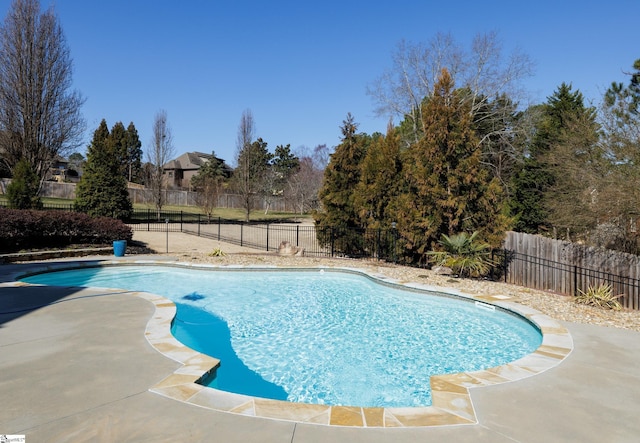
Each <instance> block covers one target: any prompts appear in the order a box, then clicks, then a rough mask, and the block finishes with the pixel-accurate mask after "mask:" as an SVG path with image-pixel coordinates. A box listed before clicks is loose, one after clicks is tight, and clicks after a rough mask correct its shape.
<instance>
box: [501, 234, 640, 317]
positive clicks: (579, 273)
mask: <svg viewBox="0 0 640 443" xmlns="http://www.w3.org/2000/svg"><path fill="white" fill-rule="evenodd" d="M504 247H505V256H506V259H507V267H506V274H505V281H507V282H509V283H513V284H516V285H519V286H526V287H528V288H532V289H540V290H543V291H551V292H555V293H559V294H566V295H576V294H577V293H578V291H579V290H582V291H586V290H587V289H588V288H589V287H590V286H594V287H595V286H599V285H601V284H609V285H611V286H612V288H613V293H614V294H615V295H621V297H620V298H619V301H620V303H622V305H623V306H624V307H626V308H630V309H640V257H638V256H636V255H631V254H625V253H622V252H617V251H612V250H608V249H600V248H593V247H588V246H584V245H580V244H575V243H569V242H566V241H561V240H554V239H551V238H546V237H542V236H540V235H531V234H524V233H520V232H508V233H507V238H506V240H505V246H504Z"/></svg>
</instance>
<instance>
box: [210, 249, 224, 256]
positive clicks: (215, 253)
mask: <svg viewBox="0 0 640 443" xmlns="http://www.w3.org/2000/svg"><path fill="white" fill-rule="evenodd" d="M225 255H227V254H225V253H224V252H223V251H222V249H220V248H216V249H214V250H213V251H211V252H210V253H209V257H224V256H225Z"/></svg>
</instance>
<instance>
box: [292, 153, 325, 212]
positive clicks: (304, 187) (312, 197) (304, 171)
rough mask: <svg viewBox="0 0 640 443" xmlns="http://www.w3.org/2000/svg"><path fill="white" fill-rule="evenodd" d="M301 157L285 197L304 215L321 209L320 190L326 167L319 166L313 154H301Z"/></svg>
mask: <svg viewBox="0 0 640 443" xmlns="http://www.w3.org/2000/svg"><path fill="white" fill-rule="evenodd" d="M299 158H300V166H299V168H298V170H297V171H296V173H295V174H293V175H292V176H291V177H290V178H289V180H288V181H287V186H286V189H285V197H286V198H287V199H288V200H289V201H291V202H292V203H293V205H294V207H295V208H296V212H299V213H300V214H301V215H302V214H304V213H308V212H311V211H313V210H316V209H320V199H319V198H318V192H319V191H320V188H321V187H322V177H323V175H324V168H321V167H319V165H318V164H316V162H314V160H313V158H312V157H311V156H308V155H301V156H299Z"/></svg>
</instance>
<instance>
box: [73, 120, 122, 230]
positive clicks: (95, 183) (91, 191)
mask: <svg viewBox="0 0 640 443" xmlns="http://www.w3.org/2000/svg"><path fill="white" fill-rule="evenodd" d="M118 133H119V132H118V131H116V134H118ZM121 149H122V146H121V138H120V136H117V137H116V138H112V137H111V134H110V133H109V128H108V127H107V122H106V121H105V120H104V119H103V120H102V121H101V122H100V126H99V127H98V129H96V131H95V132H94V134H93V139H92V141H91V144H90V145H89V149H88V151H87V161H86V163H85V165H84V174H83V176H82V179H81V180H80V183H78V186H77V188H76V199H75V202H74V206H75V208H76V210H78V211H81V212H85V213H87V214H89V215H91V216H107V217H113V218H119V219H123V218H126V217H128V216H129V215H130V214H131V211H132V205H131V200H130V199H129V192H128V190H127V181H126V180H125V177H124V175H123V166H122V151H121Z"/></svg>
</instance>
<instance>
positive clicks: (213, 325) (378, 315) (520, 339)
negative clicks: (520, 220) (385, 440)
mask: <svg viewBox="0 0 640 443" xmlns="http://www.w3.org/2000/svg"><path fill="white" fill-rule="evenodd" d="M23 281H25V282H29V283H37V284H49V285H60V286H90V287H110V288H123V289H129V290H135V291H146V292H151V293H156V294H159V295H163V296H165V297H167V298H169V299H171V300H172V301H174V302H175V303H176V305H177V315H176V318H175V320H174V323H173V327H172V332H173V334H174V335H175V336H176V338H177V339H178V340H180V341H182V342H183V343H184V344H186V345H187V346H189V347H191V348H193V349H195V350H198V351H200V352H202V353H205V354H208V355H211V356H213V357H216V358H219V359H220V360H221V365H220V368H219V369H218V371H217V373H216V375H215V378H212V379H211V380H207V381H206V383H207V384H209V385H210V386H213V387H217V388H219V389H223V390H227V391H231V392H237V393H242V394H247V395H253V396H257V397H266V398H275V399H283V400H285V399H286V400H289V401H295V402H305V403H317V404H331V405H357V406H381V407H394V406H427V405H430V404H431V392H430V384H429V378H430V376H431V375H436V374H446V373H457V372H465V371H477V370H481V369H487V368H490V367H494V366H499V365H502V364H505V363H508V362H511V361H514V360H517V359H518V358H520V357H523V356H524V355H527V354H529V353H531V352H533V351H534V350H535V349H536V348H537V347H538V346H539V345H540V343H541V341H542V336H541V334H540V332H539V331H538V329H537V328H535V327H534V326H533V325H532V324H530V323H529V322H527V321H525V320H523V319H522V318H520V317H518V316H515V315H511V314H508V313H505V312H502V311H501V310H499V309H498V310H495V311H493V310H488V309H485V308H481V307H477V306H476V305H474V303H472V302H469V301H463V300H458V299H455V298H451V297H440V296H435V295H429V294H426V293H424V292H417V291H409V290H403V289H400V288H396V287H390V286H387V285H381V284H379V283H376V282H375V281H373V280H371V279H369V278H367V277H365V276H362V275H356V274H353V273H346V272H333V271H328V270H327V271H326V272H325V271H320V270H307V271H276V270H269V271H267V270H229V269H226V270H203V269H193V268H179V267H158V266H117V267H101V268H90V269H78V270H71V271H61V272H54V273H48V274H40V275H36V276H32V277H28V278H25V279H23ZM105 321H108V319H105Z"/></svg>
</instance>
